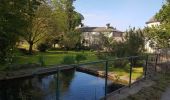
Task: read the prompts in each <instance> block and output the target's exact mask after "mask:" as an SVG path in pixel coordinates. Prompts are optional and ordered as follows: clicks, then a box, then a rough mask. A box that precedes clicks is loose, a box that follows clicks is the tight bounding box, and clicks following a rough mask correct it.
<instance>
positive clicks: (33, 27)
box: [22, 4, 51, 54]
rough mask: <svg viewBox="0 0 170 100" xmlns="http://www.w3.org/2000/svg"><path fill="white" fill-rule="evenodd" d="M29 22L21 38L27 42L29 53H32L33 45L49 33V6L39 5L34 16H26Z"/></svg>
mask: <svg viewBox="0 0 170 100" xmlns="http://www.w3.org/2000/svg"><path fill="white" fill-rule="evenodd" d="M28 20H29V24H28V27H27V30H26V32H25V33H24V34H23V36H22V37H23V38H24V39H25V40H26V41H27V42H28V44H29V54H32V49H33V45H34V44H36V43H37V42H39V41H41V40H43V39H45V38H46V37H48V36H49V35H50V33H51V32H50V30H51V29H50V27H51V25H50V23H49V22H50V21H51V8H50V7H49V6H48V5H47V4H42V5H40V6H39V7H38V8H37V10H36V11H35V13H34V16H30V18H28Z"/></svg>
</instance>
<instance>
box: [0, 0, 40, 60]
mask: <svg viewBox="0 0 170 100" xmlns="http://www.w3.org/2000/svg"><path fill="white" fill-rule="evenodd" d="M39 1H40V0H39ZM39 1H37V0H0V62H1V63H4V62H6V61H8V60H9V58H10V56H11V53H10V52H11V51H12V50H13V48H14V46H15V43H16V41H17V40H18V37H19V35H20V34H22V33H23V32H24V31H25V30H26V28H27V23H28V20H27V18H28V16H29V15H31V14H32V13H31V12H32V11H34V10H35V9H36V8H37V6H38V5H39V4H40V2H39ZM30 4H32V5H33V6H32V7H30Z"/></svg>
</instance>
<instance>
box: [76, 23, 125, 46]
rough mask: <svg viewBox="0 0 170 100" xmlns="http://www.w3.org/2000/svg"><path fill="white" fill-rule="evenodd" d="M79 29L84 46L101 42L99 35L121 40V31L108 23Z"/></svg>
mask: <svg viewBox="0 0 170 100" xmlns="http://www.w3.org/2000/svg"><path fill="white" fill-rule="evenodd" d="M79 30H80V31H81V32H82V38H83V39H84V41H86V42H85V46H88V47H91V46H95V45H96V46H97V45H99V44H100V43H101V42H102V40H101V38H100V36H101V35H103V36H105V37H107V38H109V39H110V40H115V41H122V40H123V32H122V31H119V30H117V29H116V28H113V27H111V26H110V24H107V25H106V27H80V28H79Z"/></svg>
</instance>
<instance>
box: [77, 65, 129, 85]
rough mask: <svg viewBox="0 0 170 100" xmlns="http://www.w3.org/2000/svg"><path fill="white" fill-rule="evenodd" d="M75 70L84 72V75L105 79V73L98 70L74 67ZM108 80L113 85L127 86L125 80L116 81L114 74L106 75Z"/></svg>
mask: <svg viewBox="0 0 170 100" xmlns="http://www.w3.org/2000/svg"><path fill="white" fill-rule="evenodd" d="M76 70H77V71H80V72H84V73H88V74H91V75H95V76H99V77H103V78H105V72H104V71H98V70H94V69H90V68H85V67H76ZM108 79H110V80H112V81H113V82H114V83H117V84H123V85H127V84H128V81H127V80H122V79H117V77H116V74H114V73H113V72H109V73H108Z"/></svg>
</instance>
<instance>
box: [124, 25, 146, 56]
mask: <svg viewBox="0 0 170 100" xmlns="http://www.w3.org/2000/svg"><path fill="white" fill-rule="evenodd" d="M125 40H126V44H127V55H128V56H136V55H139V54H140V53H142V52H143V51H144V46H145V37H144V33H143V31H142V30H140V29H138V30H136V29H135V28H133V29H130V30H129V31H127V32H126V36H125Z"/></svg>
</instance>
